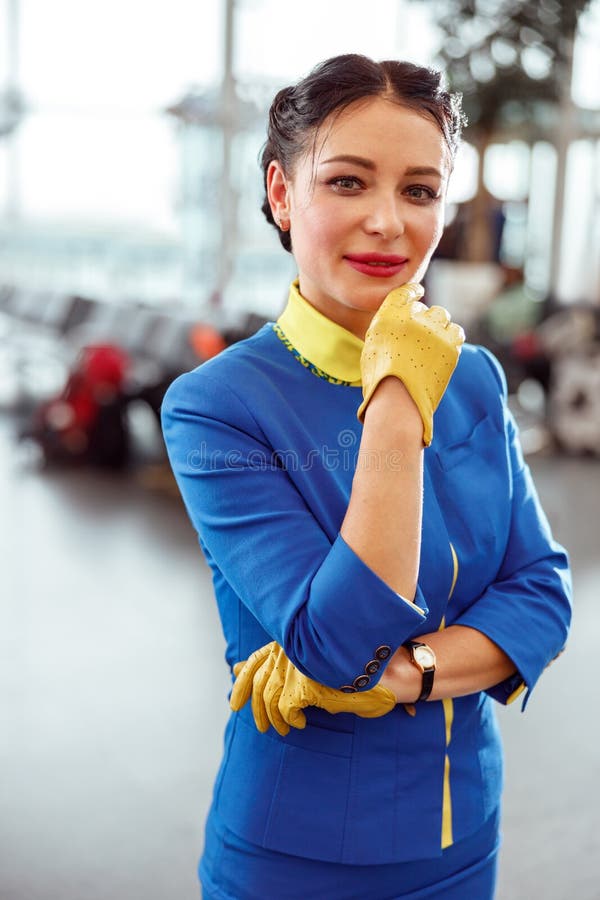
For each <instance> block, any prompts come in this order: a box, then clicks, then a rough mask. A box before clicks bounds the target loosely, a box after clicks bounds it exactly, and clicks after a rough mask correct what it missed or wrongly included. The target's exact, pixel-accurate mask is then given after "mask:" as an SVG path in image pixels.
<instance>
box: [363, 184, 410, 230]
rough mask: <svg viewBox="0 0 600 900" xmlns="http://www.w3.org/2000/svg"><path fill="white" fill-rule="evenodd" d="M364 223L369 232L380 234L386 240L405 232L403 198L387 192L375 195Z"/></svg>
mask: <svg viewBox="0 0 600 900" xmlns="http://www.w3.org/2000/svg"><path fill="white" fill-rule="evenodd" d="M364 224H365V230H366V231H367V233H369V234H378V235H380V236H381V237H384V238H385V239H386V240H392V239H393V238H396V237H398V236H399V235H401V234H403V233H404V225H405V223H404V215H403V210H402V201H401V199H400V198H398V197H397V196H396V195H395V194H388V193H387V192H386V193H385V194H383V193H382V194H378V195H376V196H374V197H373V200H372V203H371V205H370V208H369V210H368V213H367V215H366V217H365V223H364Z"/></svg>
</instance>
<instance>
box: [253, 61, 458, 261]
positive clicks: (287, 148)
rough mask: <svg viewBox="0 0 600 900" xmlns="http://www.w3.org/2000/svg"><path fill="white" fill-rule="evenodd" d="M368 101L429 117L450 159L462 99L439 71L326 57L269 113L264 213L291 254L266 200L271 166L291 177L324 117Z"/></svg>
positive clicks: (277, 99) (281, 96) (283, 91)
mask: <svg viewBox="0 0 600 900" xmlns="http://www.w3.org/2000/svg"><path fill="white" fill-rule="evenodd" d="M367 97H385V98H386V99H389V100H392V101H395V102H397V103H399V104H400V105H401V106H405V107H407V108H408V109H412V110H414V111H415V112H418V113H421V114H422V115H424V116H428V117H429V118H431V119H433V120H434V121H435V122H436V123H437V125H438V127H439V129H440V131H441V132H442V134H443V135H444V138H445V140H446V144H447V145H448V149H449V151H450V156H451V158H452V159H454V157H455V155H456V151H457V149H458V145H459V142H460V135H461V130H462V127H463V125H464V124H465V122H466V120H465V117H464V115H463V113H462V110H461V99H462V98H461V95H460V94H452V93H449V92H448V91H446V90H445V89H444V86H443V81H442V74H441V72H438V71H437V70H436V69H429V68H425V67H424V66H416V65H413V64H412V63H408V62H398V61H396V60H385V61H383V62H375V61H374V60H372V59H369V58H368V57H367V56H361V55H360V54H358V53H346V54H342V55H341V56H333V57H332V58H331V59H326V60H325V61H324V62H322V63H319V65H317V66H316V67H315V68H314V69H313V70H312V71H311V72H310V73H309V74H308V75H307V76H306V78H303V79H302V80H301V81H299V82H298V84H295V85H290V86H289V87H285V88H282V89H281V90H280V91H279V92H278V93H277V94H276V95H275V99H274V100H273V103H272V104H271V109H270V110H269V124H268V128H267V140H266V143H265V145H264V147H263V150H262V155H261V165H262V170H263V178H264V186H265V199H264V201H263V205H262V211H263V213H264V215H265V217H266V219H267V221H268V222H270V223H271V225H273V226H274V227H275V228H277V231H278V233H279V240H280V241H281V243H282V245H283V247H284V248H285V249H286V250H287V251H288V252H290V253H291V251H292V242H291V237H290V233H289V231H283V230H282V229H281V228H279V227H278V225H277V224H276V222H275V220H274V218H273V213H272V212H271V206H270V204H269V200H268V197H267V171H268V168H269V164H270V163H271V162H272V161H273V160H278V161H279V162H280V163H281V166H282V168H283V171H284V172H285V174H286V175H288V176H290V175H291V173H292V171H293V168H294V164H295V163H296V161H297V160H298V158H299V157H300V156H302V155H303V154H304V153H305V152H306V151H307V150H308V148H309V146H310V144H311V143H312V145H313V152H314V148H315V146H316V137H317V132H318V129H319V127H320V126H321V125H322V124H323V122H324V121H325V120H326V119H327V117H328V116H329V115H331V113H333V112H334V111H337V112H338V113H341V112H342V111H343V110H344V109H345V108H346V107H347V106H349V105H350V104H351V103H354V102H355V101H356V100H362V99H364V98H367Z"/></svg>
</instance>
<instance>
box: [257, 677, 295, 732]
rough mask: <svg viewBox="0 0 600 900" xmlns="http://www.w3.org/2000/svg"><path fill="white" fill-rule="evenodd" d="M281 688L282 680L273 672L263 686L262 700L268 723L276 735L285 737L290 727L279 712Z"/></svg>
mask: <svg viewBox="0 0 600 900" xmlns="http://www.w3.org/2000/svg"><path fill="white" fill-rule="evenodd" d="M283 686H284V679H283V678H282V677H281V674H280V673H277V672H273V675H272V676H271V678H270V679H269V680H268V682H267V683H266V685H265V689H264V691H263V700H264V704H265V712H266V714H267V717H268V719H269V722H270V723H271V725H272V726H273V728H274V729H275V731H276V732H277V733H278V734H281V735H283V736H285V735H286V734H288V732H289V730H290V726H289V725H288V723H287V722H286V720H285V718H284V716H282V714H281V711H280V707H281V695H282V691H283Z"/></svg>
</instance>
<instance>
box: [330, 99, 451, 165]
mask: <svg viewBox="0 0 600 900" xmlns="http://www.w3.org/2000/svg"><path fill="white" fill-rule="evenodd" d="M315 150H316V153H315V162H316V164H317V165H319V163H321V162H323V161H324V160H326V159H328V158H329V157H331V156H337V155H339V154H351V155H355V156H362V157H365V158H367V159H371V160H373V161H374V162H375V163H376V164H378V165H382V166H384V165H387V164H392V165H395V166H398V165H400V166H404V165H406V166H424V165H428V166H434V167H435V168H438V169H439V170H440V171H442V170H446V171H448V170H449V168H450V158H449V157H450V154H449V150H448V147H447V145H446V141H445V138H444V136H443V134H442V132H441V130H440V128H439V126H438V124H437V122H435V121H434V120H433V119H432V118H430V117H429V116H428V115H427V114H425V113H419V112H416V111H415V110H413V109H409V108H408V107H406V106H401V105H400V104H399V103H396V102H394V101H392V100H386V99H384V98H383V97H370V98H368V99H366V100H359V101H357V102H355V103H352V104H351V105H350V106H348V107H346V109H344V110H342V112H341V113H337V112H334V113H332V115H331V116H329V118H328V119H326V120H325V122H324V123H323V124H322V125H321V127H320V129H319V132H318V134H317V135H316V141H315Z"/></svg>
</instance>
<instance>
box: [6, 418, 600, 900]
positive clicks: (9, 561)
mask: <svg viewBox="0 0 600 900" xmlns="http://www.w3.org/2000/svg"><path fill="white" fill-rule="evenodd" d="M0 425H1V427H0V463H1V466H0V503H1V509H2V519H3V525H2V530H1V534H0V554H1V562H2V573H3V578H2V591H1V601H0V616H1V619H0V679H1V681H0V692H1V698H2V699H1V702H0V772H1V780H0V900H42V898H43V900H193V898H195V900H197V898H198V889H197V882H196V873H195V866H196V860H197V857H198V854H199V852H200V849H201V845H202V825H203V818H204V814H205V811H206V808H207V804H208V801H209V796H210V790H211V781H212V778H213V775H214V772H215V768H216V766H217V762H218V758H219V752H220V745H221V733H222V728H223V724H224V721H225V717H226V712H227V710H226V703H225V692H226V690H227V683H228V679H227V673H226V671H225V666H224V664H223V661H222V648H223V644H222V638H221V633H220V628H219V624H218V620H217V617H216V612H215V607H214V601H213V598H212V592H211V586H210V580H209V577H208V573H207V570H206V568H205V565H204V563H203V561H202V559H201V556H200V553H199V551H198V549H197V545H196V541H195V537H194V535H193V533H192V531H191V528H190V526H189V525H188V523H187V520H186V518H185V516H184V514H183V511H182V507H181V506H180V504H179V502H178V501H177V500H176V499H175V498H172V497H169V496H168V495H166V494H165V493H161V492H158V491H156V490H149V489H148V488H147V487H146V486H144V485H143V484H142V483H141V482H140V481H139V479H138V478H137V477H134V476H133V475H130V476H128V477H127V478H122V477H117V476H113V475H91V474H86V473H54V474H50V473H46V472H40V471H37V470H36V469H35V468H34V467H32V466H31V465H30V463H29V462H28V460H27V459H26V458H24V457H23V454H21V453H17V452H15V448H14V446H13V445H12V442H11V440H10V430H9V428H8V426H7V423H6V422H3V423H0ZM532 465H533V468H534V472H535V475H536V479H537V483H538V487H539V490H540V493H541V494H542V497H543V499H544V502H545V505H546V509H547V512H548V515H549V518H550V520H551V522H552V524H553V527H554V529H555V532H556V534H557V536H558V537H559V539H561V540H562V541H563V542H565V543H566V544H567V545H568V546H569V548H570V549H571V551H572V555H573V562H574V570H575V584H576V619H575V626H574V630H573V636H572V640H571V643H570V649H569V651H568V652H567V653H566V654H565V655H564V656H563V657H562V658H561V660H560V661H559V662H558V663H557V664H556V665H555V666H553V667H552V668H551V669H549V670H548V672H547V673H546V675H545V676H544V678H543V680H542V682H541V683H540V685H539V686H538V688H537V689H536V691H535V694H534V696H533V697H532V699H531V702H530V704H529V707H528V710H527V713H526V715H521V714H520V711H519V708H518V707H517V706H513V707H511V708H510V709H508V710H501V711H500V719H501V724H502V728H503V732H504V735H505V743H506V757H507V790H506V800H505V826H504V833H505V840H504V850H503V855H502V860H501V879H500V890H499V895H498V896H499V900H534V898H535V900H537V898H543V900H567V898H569V900H570V898H573V897H577V898H578V900H598V898H600V862H599V860H600V816H599V813H598V806H599V800H600V753H599V751H598V745H599V743H600V728H599V726H598V710H599V706H600V704H599V701H598V696H599V694H598V687H597V685H598V665H597V648H598V647H599V646H600V608H599V604H598V596H599V586H600V559H599V553H598V548H599V540H598V519H599V517H598V507H599V499H600V463H598V462H594V461H591V460H582V461H574V460H567V461H564V460H560V459H552V458H543V459H537V460H533V461H532ZM265 897H266V900H268V896H267V894H265ZM282 900H283V898H282ZM465 900H477V898H465Z"/></svg>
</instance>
